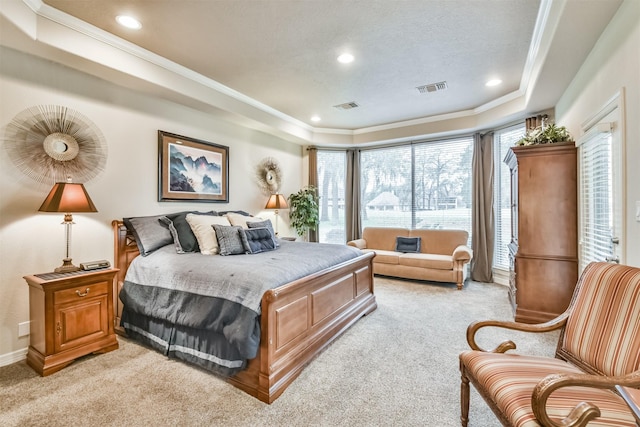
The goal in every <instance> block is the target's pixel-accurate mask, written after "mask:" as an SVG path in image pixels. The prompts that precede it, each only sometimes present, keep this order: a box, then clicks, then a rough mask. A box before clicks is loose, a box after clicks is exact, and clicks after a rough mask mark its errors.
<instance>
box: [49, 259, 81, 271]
mask: <svg viewBox="0 0 640 427" xmlns="http://www.w3.org/2000/svg"><path fill="white" fill-rule="evenodd" d="M79 270H80V267H78V266H75V265H73V263H72V262H71V258H65V259H63V260H62V265H61V266H60V267H58V268H56V269H55V270H53V271H54V272H56V273H71V272H72V271H79Z"/></svg>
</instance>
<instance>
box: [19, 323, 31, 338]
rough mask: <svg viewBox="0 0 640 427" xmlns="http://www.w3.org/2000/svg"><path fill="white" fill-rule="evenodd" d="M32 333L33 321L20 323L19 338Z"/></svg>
mask: <svg viewBox="0 0 640 427" xmlns="http://www.w3.org/2000/svg"><path fill="white" fill-rule="evenodd" d="M30 333H31V322H22V323H18V338H20V337H26V336H27V335H29V334H30Z"/></svg>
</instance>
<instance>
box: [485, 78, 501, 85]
mask: <svg viewBox="0 0 640 427" xmlns="http://www.w3.org/2000/svg"><path fill="white" fill-rule="evenodd" d="M500 83H502V80H500V79H492V80H489V81H488V82H486V83H485V86H489V87H491V86H498V85H499V84H500Z"/></svg>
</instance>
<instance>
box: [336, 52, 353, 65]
mask: <svg viewBox="0 0 640 427" xmlns="http://www.w3.org/2000/svg"><path fill="white" fill-rule="evenodd" d="M338 62H342V63H343V64H348V63H350V62H353V55H351V54H350V53H343V54H342V55H340V56H338Z"/></svg>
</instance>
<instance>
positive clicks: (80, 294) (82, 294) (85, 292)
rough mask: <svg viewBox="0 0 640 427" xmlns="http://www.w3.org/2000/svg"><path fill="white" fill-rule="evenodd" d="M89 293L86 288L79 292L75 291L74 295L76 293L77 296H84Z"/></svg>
mask: <svg viewBox="0 0 640 427" xmlns="http://www.w3.org/2000/svg"><path fill="white" fill-rule="evenodd" d="M88 294H89V288H87V290H85V291H84V292H83V293H80V291H76V295H78V296H79V297H86V296H87V295H88Z"/></svg>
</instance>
